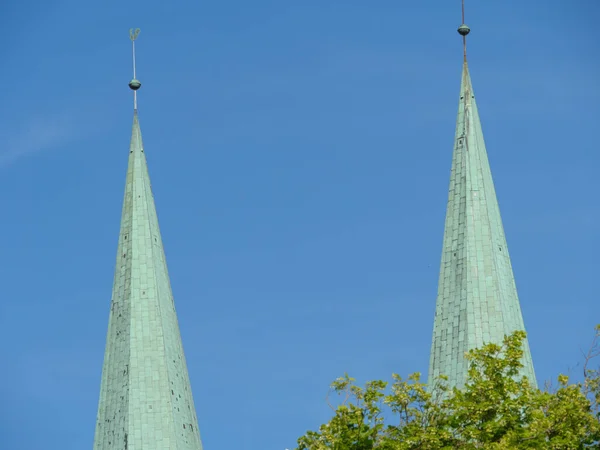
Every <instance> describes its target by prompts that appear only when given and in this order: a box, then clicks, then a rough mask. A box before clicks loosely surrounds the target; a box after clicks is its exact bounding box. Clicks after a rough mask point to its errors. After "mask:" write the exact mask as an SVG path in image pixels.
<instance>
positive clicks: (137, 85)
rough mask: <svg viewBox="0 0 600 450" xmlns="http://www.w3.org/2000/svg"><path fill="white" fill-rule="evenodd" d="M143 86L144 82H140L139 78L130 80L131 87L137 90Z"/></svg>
mask: <svg viewBox="0 0 600 450" xmlns="http://www.w3.org/2000/svg"><path fill="white" fill-rule="evenodd" d="M141 87H142V83H140V82H139V80H136V79H135V78H134V79H133V80H131V81H130V82H129V89H132V90H134V91H137V90H138V89H139V88H141Z"/></svg>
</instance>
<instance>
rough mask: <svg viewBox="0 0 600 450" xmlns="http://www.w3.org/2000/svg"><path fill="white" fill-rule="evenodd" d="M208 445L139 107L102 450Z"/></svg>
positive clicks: (101, 410)
mask: <svg viewBox="0 0 600 450" xmlns="http://www.w3.org/2000/svg"><path fill="white" fill-rule="evenodd" d="M166 449H169V450H202V443H201V440H200V433H199V431H198V420H197V418H196V411H195V408H194V401H193V399H192V390H191V387H190V381H189V376H188V371H187V366H186V362H185V356H184V353H183V347H182V344H181V337H180V333H179V325H178V322H177V315H176V312H175V304H174V302H173V295H172V293H171V286H170V282H169V274H168V271H167V264H166V260H165V253H164V249H163V244H162V239H161V235H160V230H159V226H158V218H157V215H156V208H155V204H154V198H153V195H152V190H151V187H150V177H149V176H148V167H147V165H146V156H145V154H144V147H143V144H142V134H141V131H140V126H139V122H138V115H137V111H136V112H134V119H133V130H132V136H131V145H130V149H129V164H128V169H127V178H126V183H125V198H124V201H123V211H122V218H121V232H120V235H119V244H118V251H117V264H116V269H115V277H114V286H113V294H112V303H111V307H110V318H109V325H108V335H107V339H106V352H105V356H104V366H103V369H102V383H101V388H100V401H99V406H98V416H97V423H96V435H95V440H94V450H166Z"/></svg>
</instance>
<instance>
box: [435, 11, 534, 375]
mask: <svg viewBox="0 0 600 450" xmlns="http://www.w3.org/2000/svg"><path fill="white" fill-rule="evenodd" d="M458 32H459V34H460V35H461V36H462V37H463V69H462V82H461V88H460V101H459V106H458V118H457V121H456V135H455V140H454V154H453V158H452V170H451V173H450V189H449V196H448V207H447V211H446V224H445V230H444V243H443V251H442V262H441V268H440V278H439V285H438V295H437V302H436V311H435V321H434V329H433V342H432V345H431V355H430V362H429V382H430V383H432V382H433V381H434V380H435V379H436V378H437V377H438V376H439V375H442V374H443V375H446V376H448V377H449V383H450V385H451V386H456V387H462V386H463V385H464V383H465V381H466V376H467V370H468V365H467V361H466V359H465V357H464V355H465V352H467V351H468V350H470V349H473V348H478V347H481V346H482V345H483V344H484V343H489V342H494V343H501V342H502V340H503V338H504V336H505V335H507V334H510V333H512V332H513V331H516V330H524V329H525V327H524V323H523V317H522V315H521V307H520V305H519V298H518V296H517V289H516V285H515V280H514V277H513V271H512V266H511V262H510V257H509V254H508V247H507V245H506V238H505V235H504V229H503V226H502V220H501V217H500V210H499V207H498V201H497V199H496V192H495V189H494V183H493V181H492V174H491V171H490V166H489V162H488V157H487V152H486V149H485V144H484V140H483V132H482V130H481V123H480V121H479V114H478V111H477V103H476V101H475V95H474V93H473V86H472V84H471V77H470V75H469V68H468V65H467V46H466V37H467V35H468V34H469V32H470V29H469V27H468V26H467V25H465V24H464V0H463V23H462V25H461V26H460V27H459V28H458ZM523 364H524V367H523V370H522V374H523V375H526V376H527V377H528V378H529V379H530V380H531V382H532V383H533V384H535V383H536V380H535V373H534V370H533V363H532V359H531V354H530V351H529V344H528V342H527V341H525V343H524V356H523Z"/></svg>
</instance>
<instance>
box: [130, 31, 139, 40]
mask: <svg viewBox="0 0 600 450" xmlns="http://www.w3.org/2000/svg"><path fill="white" fill-rule="evenodd" d="M139 34H140V29H139V28H136V29H133V28H130V29H129V39H131V40H132V41H135V40H136V39H137V37H138V35H139Z"/></svg>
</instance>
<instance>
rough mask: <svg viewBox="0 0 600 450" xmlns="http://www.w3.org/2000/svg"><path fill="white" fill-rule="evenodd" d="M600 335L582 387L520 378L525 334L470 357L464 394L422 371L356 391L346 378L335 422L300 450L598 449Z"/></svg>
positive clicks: (307, 438)
mask: <svg viewBox="0 0 600 450" xmlns="http://www.w3.org/2000/svg"><path fill="white" fill-rule="evenodd" d="M599 337H600V326H598V327H596V337H595V339H594V342H593V344H592V347H591V350H590V352H589V353H588V354H587V355H586V360H585V364H584V378H583V380H582V381H581V382H576V383H573V382H571V381H570V380H569V377H568V376H566V375H559V376H558V377H557V380H556V382H555V384H554V385H550V384H547V385H546V386H545V387H544V389H538V388H536V387H534V386H533V385H532V383H531V382H530V380H528V379H527V378H526V377H523V376H520V372H519V370H520V368H521V367H522V364H521V357H522V355H523V350H522V346H523V341H524V339H525V333H524V332H522V331H517V332H515V333H513V334H512V335H509V336H506V337H505V339H504V342H503V343H502V345H498V344H487V345H485V346H483V347H482V348H480V349H475V350H471V351H470V352H468V353H467V355H466V357H467V359H468V361H469V372H468V378H467V382H466V384H465V386H464V387H463V388H461V389H457V388H452V389H450V388H449V387H448V384H447V378H445V377H440V379H438V380H435V382H434V383H433V385H432V386H428V385H426V384H425V383H423V382H422V381H421V376H420V374H419V373H414V374H412V375H410V376H408V377H407V378H406V379H404V378H402V377H400V376H399V375H397V374H393V375H392V382H391V383H388V382H386V381H381V380H376V381H369V382H367V383H366V384H365V386H364V387H360V386H358V385H357V384H356V383H355V379H353V378H351V377H350V376H348V374H346V375H344V376H343V377H341V378H338V379H337V380H335V381H334V382H333V384H332V385H331V391H332V392H333V393H335V394H338V396H339V397H338V398H339V399H340V400H339V402H338V403H337V405H335V406H334V405H331V404H330V406H331V408H332V409H333V411H334V415H333V417H332V418H331V419H330V420H329V421H328V422H327V423H325V424H323V425H321V426H320V428H319V430H318V431H308V432H307V433H306V434H305V435H304V436H302V437H301V438H300V439H298V446H297V450H375V449H377V450H417V449H418V450H442V449H444V450H445V449H448V450H449V449H466V450H471V449H490V450H501V449H551V450H577V449H587V448H598V449H600V444H599V442H600V415H599V412H600V410H599V402H600V375H599V372H598V370H592V369H591V368H590V367H589V366H590V362H591V361H592V359H593V358H594V357H595V356H597V355H598V354H599V352H598V340H599Z"/></svg>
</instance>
